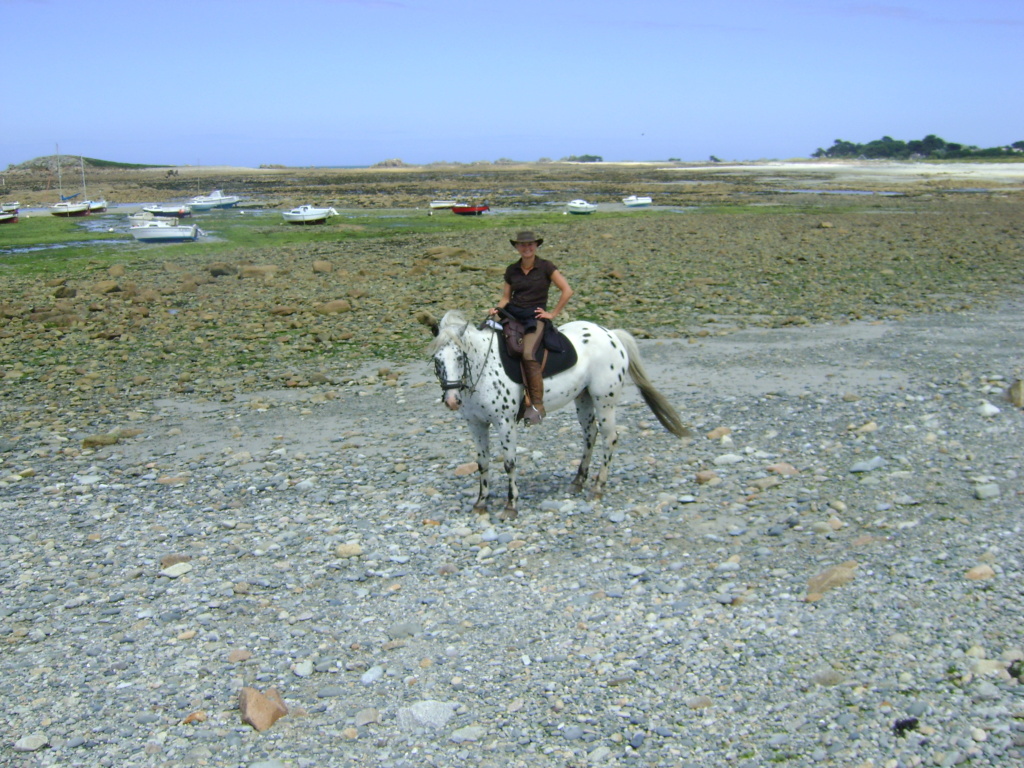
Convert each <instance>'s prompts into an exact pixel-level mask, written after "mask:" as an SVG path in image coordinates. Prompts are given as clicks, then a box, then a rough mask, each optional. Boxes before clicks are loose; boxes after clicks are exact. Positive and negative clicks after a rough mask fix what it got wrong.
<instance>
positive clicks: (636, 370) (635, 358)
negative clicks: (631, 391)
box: [612, 328, 690, 437]
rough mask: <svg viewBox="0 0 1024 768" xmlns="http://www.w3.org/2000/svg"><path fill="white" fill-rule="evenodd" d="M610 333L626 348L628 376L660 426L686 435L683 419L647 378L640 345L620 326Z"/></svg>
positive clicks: (679, 434) (687, 430)
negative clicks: (641, 359)
mask: <svg viewBox="0 0 1024 768" xmlns="http://www.w3.org/2000/svg"><path fill="white" fill-rule="evenodd" d="M612 333H614V334H615V336H616V337H617V338H618V340H619V341H621V342H622V345H623V346H624V347H625V348H626V355H627V356H628V357H629V376H630V378H632V379H633V383H634V384H636V386H637V389H639V390H640V396H641V397H642V398H643V399H644V402H645V403H647V407H648V408H650V409H651V411H652V412H653V413H654V415H655V416H656V417H657V419H658V421H660V422H661V426H663V427H664V428H665V429H667V430H668V431H669V432H671V433H672V434H673V435H675V436H676V437H686V436H688V435H689V434H690V430H689V429H688V428H687V427H686V425H685V424H683V420H682V419H681V418H679V414H678V413H677V412H676V409H675V408H673V407H672V404H671V403H669V401H668V400H666V399H665V396H664V395H662V394H661V393H660V392H659V391H658V390H656V389H655V388H654V385H653V384H651V380H650V379H648V378H647V371H646V370H644V366H643V363H641V362H640V347H639V345H637V343H636V339H634V338H633V335H632V334H631V333H630V332H629V331H624V330H622V329H621V328H616V329H615V330H614V331H612Z"/></svg>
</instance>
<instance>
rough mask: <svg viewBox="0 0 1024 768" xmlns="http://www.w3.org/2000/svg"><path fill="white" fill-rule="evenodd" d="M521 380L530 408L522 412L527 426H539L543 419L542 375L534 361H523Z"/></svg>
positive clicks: (538, 365)
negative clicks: (527, 395)
mask: <svg viewBox="0 0 1024 768" xmlns="http://www.w3.org/2000/svg"><path fill="white" fill-rule="evenodd" d="M523 379H524V383H525V384H526V391H527V393H529V395H530V407H529V408H527V409H526V411H524V412H523V419H524V420H525V421H526V422H527V423H528V424H540V422H541V419H543V418H544V375H543V373H542V372H541V364H540V363H538V362H537V361H536V360H523Z"/></svg>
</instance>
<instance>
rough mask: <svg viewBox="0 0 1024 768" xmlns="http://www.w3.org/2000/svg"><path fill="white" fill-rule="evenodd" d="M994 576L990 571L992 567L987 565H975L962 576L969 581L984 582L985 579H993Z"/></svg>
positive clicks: (993, 572)
mask: <svg viewBox="0 0 1024 768" xmlns="http://www.w3.org/2000/svg"><path fill="white" fill-rule="evenodd" d="M995 575H996V572H995V571H994V570H992V566H991V565H989V564H988V563H983V564H982V565H976V566H974V567H973V568H971V570H969V571H968V572H967V573H965V574H964V576H966V577H967V578H968V579H970V580H971V581H985V580H986V579H993V578H995Z"/></svg>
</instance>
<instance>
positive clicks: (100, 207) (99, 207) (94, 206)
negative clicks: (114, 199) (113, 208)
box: [88, 200, 107, 213]
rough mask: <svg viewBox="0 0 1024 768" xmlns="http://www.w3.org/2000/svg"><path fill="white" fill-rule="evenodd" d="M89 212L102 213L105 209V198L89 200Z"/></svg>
mask: <svg viewBox="0 0 1024 768" xmlns="http://www.w3.org/2000/svg"><path fill="white" fill-rule="evenodd" d="M88 202H89V213H103V212H104V211H106V210H107V201H106V200H89V201H88Z"/></svg>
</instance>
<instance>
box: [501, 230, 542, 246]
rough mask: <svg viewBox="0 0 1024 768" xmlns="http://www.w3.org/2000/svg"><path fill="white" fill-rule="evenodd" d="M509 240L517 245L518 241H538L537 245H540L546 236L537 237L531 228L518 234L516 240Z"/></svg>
mask: <svg viewBox="0 0 1024 768" xmlns="http://www.w3.org/2000/svg"><path fill="white" fill-rule="evenodd" d="M509 242H510V243H512V245H515V244H516V243H536V244H537V245H540V244H541V243H543V242H544V238H543V237H537V235H535V234H534V233H533V232H531V231H530V230H528V229H524V230H523V231H522V232H519V233H518V234H517V235H516V237H515V240H509Z"/></svg>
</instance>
